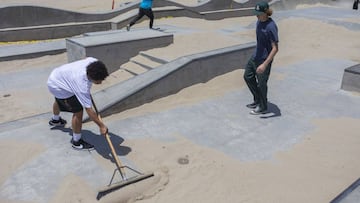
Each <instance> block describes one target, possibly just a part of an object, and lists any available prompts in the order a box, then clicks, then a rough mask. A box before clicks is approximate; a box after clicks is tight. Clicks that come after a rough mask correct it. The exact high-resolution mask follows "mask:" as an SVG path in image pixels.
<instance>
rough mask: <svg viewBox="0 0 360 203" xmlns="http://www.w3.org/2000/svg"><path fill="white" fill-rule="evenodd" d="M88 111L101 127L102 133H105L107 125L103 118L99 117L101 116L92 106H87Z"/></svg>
mask: <svg viewBox="0 0 360 203" xmlns="http://www.w3.org/2000/svg"><path fill="white" fill-rule="evenodd" d="M85 110H86V113H87V114H88V115H89V117H90V119H91V120H92V121H94V122H95V123H96V124H97V125H98V126H99V128H100V133H101V134H102V135H105V134H106V133H107V130H108V129H107V127H106V125H105V124H104V123H103V122H102V120H101V119H100V118H99V116H98V115H97V114H96V112H95V111H94V110H93V109H92V108H85Z"/></svg>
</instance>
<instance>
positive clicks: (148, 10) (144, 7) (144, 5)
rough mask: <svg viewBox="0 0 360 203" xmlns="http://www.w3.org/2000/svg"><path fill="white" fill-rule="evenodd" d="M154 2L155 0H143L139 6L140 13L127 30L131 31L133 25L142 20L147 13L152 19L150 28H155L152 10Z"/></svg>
mask: <svg viewBox="0 0 360 203" xmlns="http://www.w3.org/2000/svg"><path fill="white" fill-rule="evenodd" d="M152 3H153V0H142V1H141V3H140V7H139V12H138V15H137V16H136V17H135V18H134V19H133V20H132V21H130V23H129V24H128V25H127V26H126V30H127V31H129V30H130V28H131V26H133V25H135V23H136V22H137V21H138V20H140V19H141V18H142V17H144V15H146V16H147V17H148V18H149V19H150V23H149V28H150V29H152V28H153V24H154V13H153V11H152Z"/></svg>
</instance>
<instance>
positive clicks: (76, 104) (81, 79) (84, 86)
mask: <svg viewBox="0 0 360 203" xmlns="http://www.w3.org/2000/svg"><path fill="white" fill-rule="evenodd" d="M108 75H109V74H108V71H107V69H106V66H105V65H104V63H102V62H101V61H99V60H97V59H96V58H92V57H88V58H85V59H83V60H79V61H75V62H72V63H68V64H65V65H62V66H60V67H58V68H55V69H54V70H53V71H52V72H51V74H50V76H49V78H48V81H47V86H48V89H49V91H50V92H51V93H52V94H53V95H54V97H55V102H54V104H53V114H54V115H53V117H52V118H51V120H50V121H49V125H51V126H65V124H66V121H65V120H64V119H62V118H61V117H60V111H66V112H72V113H73V116H72V121H71V125H72V131H73V134H72V137H73V138H72V140H71V143H72V146H73V148H75V149H93V148H94V146H93V145H91V144H89V143H87V142H85V141H84V140H83V139H81V129H82V119H83V109H84V108H85V110H86V112H87V114H88V115H89V117H90V119H91V120H93V121H94V122H95V123H96V124H97V125H98V126H99V129H100V133H101V134H105V133H106V132H107V130H108V129H107V127H106V125H105V124H104V123H103V122H102V121H101V120H100V119H99V117H98V115H97V113H96V112H95V111H94V110H93V109H92V105H93V104H92V100H91V93H90V89H91V85H92V84H93V83H94V84H101V82H102V81H103V80H105V78H106V77H107V76H108Z"/></svg>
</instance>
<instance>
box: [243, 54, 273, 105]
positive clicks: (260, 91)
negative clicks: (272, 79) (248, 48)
mask: <svg viewBox="0 0 360 203" xmlns="http://www.w3.org/2000/svg"><path fill="white" fill-rule="evenodd" d="M259 65H260V63H257V62H255V61H254V60H253V59H250V60H249V62H248V64H247V65H246V68H245V72H244V80H245V82H246V84H247V86H248V87H249V89H250V92H251V94H252V95H253V96H254V102H256V103H258V104H259V107H260V109H261V110H267V103H268V100H267V91H268V86H267V82H268V80H269V76H270V70H271V63H270V64H269V65H268V66H267V67H266V70H265V71H264V72H263V73H261V74H258V73H256V68H257V67H258V66H259Z"/></svg>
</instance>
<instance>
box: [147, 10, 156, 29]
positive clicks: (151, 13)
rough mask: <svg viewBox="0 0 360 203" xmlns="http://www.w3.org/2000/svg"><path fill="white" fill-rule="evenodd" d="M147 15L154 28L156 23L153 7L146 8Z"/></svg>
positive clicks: (150, 24) (150, 26) (150, 25)
mask: <svg viewBox="0 0 360 203" xmlns="http://www.w3.org/2000/svg"><path fill="white" fill-rule="evenodd" d="M145 15H146V16H147V17H148V18H149V19H150V23H149V28H150V29H152V28H153V24H154V13H153V11H152V9H151V8H150V9H146V10H145Z"/></svg>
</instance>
